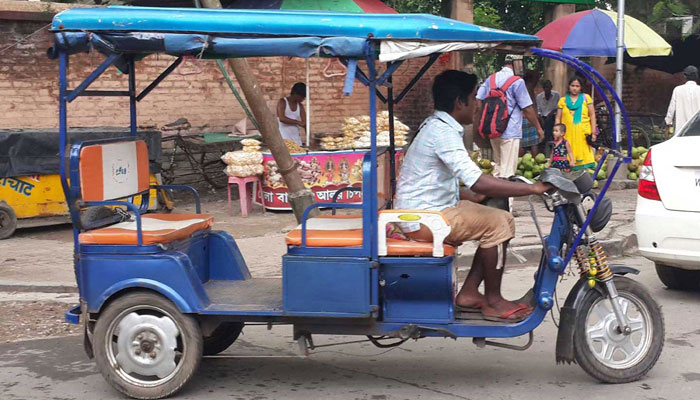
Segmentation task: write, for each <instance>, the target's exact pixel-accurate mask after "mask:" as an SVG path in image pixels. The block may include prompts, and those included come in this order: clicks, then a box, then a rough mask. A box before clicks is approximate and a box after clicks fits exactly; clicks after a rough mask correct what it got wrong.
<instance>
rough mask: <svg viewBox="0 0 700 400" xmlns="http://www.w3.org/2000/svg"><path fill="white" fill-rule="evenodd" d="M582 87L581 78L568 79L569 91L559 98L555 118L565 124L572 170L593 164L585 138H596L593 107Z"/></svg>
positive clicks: (591, 151)
mask: <svg viewBox="0 0 700 400" xmlns="http://www.w3.org/2000/svg"><path fill="white" fill-rule="evenodd" d="M582 87H583V85H582V82H581V78H579V77H573V78H571V80H569V91H568V93H567V94H566V96H564V97H562V98H561V99H560V100H559V104H558V107H559V109H558V110H557V118H556V123H557V124H559V123H561V124H564V125H566V134H565V136H564V137H565V138H566V140H568V141H569V143H570V144H571V152H572V153H573V156H574V164H573V165H572V167H571V169H572V170H578V169H584V168H593V167H594V165H595V159H594V157H593V148H592V147H591V145H590V144H589V142H588V140H587V139H586V138H587V136H591V140H592V142H595V140H596V138H597V133H596V132H597V129H596V120H595V108H594V107H593V100H591V97H590V96H589V95H587V94H585V93H581V88H582Z"/></svg>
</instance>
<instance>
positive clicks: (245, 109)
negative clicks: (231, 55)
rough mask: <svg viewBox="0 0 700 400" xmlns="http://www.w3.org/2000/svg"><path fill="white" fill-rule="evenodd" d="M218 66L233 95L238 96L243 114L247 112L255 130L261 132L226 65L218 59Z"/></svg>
mask: <svg viewBox="0 0 700 400" xmlns="http://www.w3.org/2000/svg"><path fill="white" fill-rule="evenodd" d="M216 65H218V66H219V70H220V71H221V74H222V75H223V76H224V79H225V80H226V83H227V84H228V87H229V88H230V89H231V92H233V95H234V96H236V100H238V104H240V106H241V108H242V109H243V112H245V115H246V116H247V117H248V119H249V120H250V122H252V123H253V126H255V129H257V130H258V131H260V125H258V121H257V120H256V119H255V116H253V113H251V112H250V109H248V106H247V105H246V103H245V100H243V97H241V94H240V93H238V89H236V86H234V85H233V81H232V80H231V77H230V76H229V74H228V71H226V67H225V66H224V63H223V62H222V61H221V60H220V59H217V60H216ZM244 133H245V132H244Z"/></svg>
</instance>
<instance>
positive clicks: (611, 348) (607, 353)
mask: <svg viewBox="0 0 700 400" xmlns="http://www.w3.org/2000/svg"><path fill="white" fill-rule="evenodd" d="M616 349H617V347H616V346H615V345H614V344H609V343H606V344H605V347H603V359H604V360H607V361H612V358H613V354H615V350H616Z"/></svg>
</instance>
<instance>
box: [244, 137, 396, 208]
mask: <svg viewBox="0 0 700 400" xmlns="http://www.w3.org/2000/svg"><path fill="white" fill-rule="evenodd" d="M366 153H367V152H366V151H328V152H313V153H305V154H298V155H293V157H294V159H295V160H296V162H297V164H298V166H297V170H298V171H299V174H300V175H301V179H302V181H303V182H304V185H305V186H306V187H307V188H309V189H310V190H311V191H312V192H313V193H314V195H315V197H316V202H330V201H332V200H333V195H335V192H336V191H338V190H339V189H342V188H344V187H348V186H352V187H356V188H362V159H363V158H364V156H365V154H366ZM401 154H402V153H397V159H398V161H399V162H400V160H401V159H400V155H401ZM263 165H264V167H265V172H264V174H263V184H262V195H263V196H265V207H266V208H268V209H271V210H291V208H292V207H291V205H290V203H289V189H287V185H285V184H284V180H283V179H282V174H280V173H279V168H278V167H277V163H276V162H275V159H274V158H273V157H272V154H270V153H263ZM399 165H400V164H399ZM260 200H261V199H260V192H257V193H256V194H255V202H256V203H257V204H260V203H261V201H260ZM338 202H339V203H353V204H357V203H362V193H361V192H351V191H346V192H343V193H341V194H340V196H339V197H338Z"/></svg>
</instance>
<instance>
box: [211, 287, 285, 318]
mask: <svg viewBox="0 0 700 400" xmlns="http://www.w3.org/2000/svg"><path fill="white" fill-rule="evenodd" d="M204 290H205V291H206V293H207V296H209V300H210V305H209V306H208V307H207V308H206V309H205V310H204V312H205V313H216V312H224V313H236V312H242V313H245V312H270V313H272V314H277V315H282V279H281V278H251V279H245V280H227V281H209V282H207V283H206V284H205V285H204Z"/></svg>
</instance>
